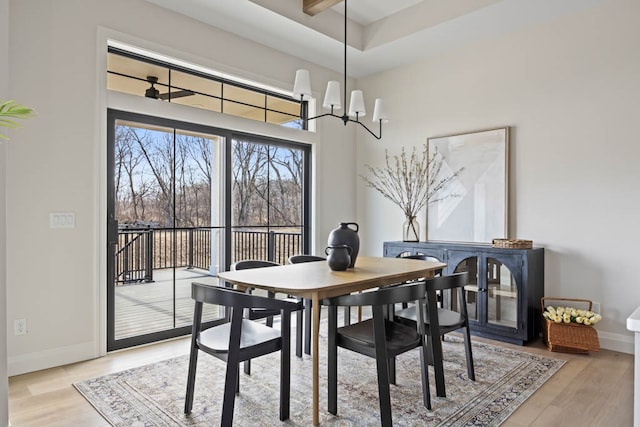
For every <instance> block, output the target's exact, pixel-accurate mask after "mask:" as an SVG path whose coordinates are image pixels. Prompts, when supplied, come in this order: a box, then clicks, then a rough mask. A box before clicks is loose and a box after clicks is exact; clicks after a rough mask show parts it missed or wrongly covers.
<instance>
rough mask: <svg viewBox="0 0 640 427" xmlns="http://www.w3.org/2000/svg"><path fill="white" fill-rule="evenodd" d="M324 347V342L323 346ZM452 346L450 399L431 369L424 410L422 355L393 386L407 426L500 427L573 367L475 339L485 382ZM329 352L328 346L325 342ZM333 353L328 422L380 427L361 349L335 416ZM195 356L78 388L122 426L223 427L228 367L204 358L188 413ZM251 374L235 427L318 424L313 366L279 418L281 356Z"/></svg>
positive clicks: (295, 374) (295, 369) (371, 375)
mask: <svg viewBox="0 0 640 427" xmlns="http://www.w3.org/2000/svg"><path fill="white" fill-rule="evenodd" d="M321 344H322V342H321ZM443 345H444V356H445V357H444V358H445V367H444V368H445V377H446V389H447V397H446V398H439V397H435V383H434V376H433V370H430V373H429V375H430V382H431V395H432V406H433V409H432V410H431V411H429V410H427V409H426V408H424V406H422V394H421V385H420V374H419V370H420V363H419V359H418V351H417V350H414V351H412V352H408V353H405V354H403V355H401V356H399V357H398V359H397V381H396V382H397V385H396V386H391V401H392V402H391V403H392V416H393V422H394V425H397V426H498V425H500V424H501V423H502V422H503V421H504V420H505V419H506V418H507V417H508V416H509V415H510V414H511V413H513V411H515V410H516V408H517V407H518V406H519V405H520V404H521V403H522V402H524V401H525V400H526V399H527V398H528V397H529V396H531V395H532V394H533V393H534V392H535V391H536V390H537V389H538V388H539V387H540V386H541V385H542V384H544V383H545V382H546V381H547V380H548V379H549V378H550V377H551V376H552V375H553V374H554V373H555V372H556V371H557V370H558V369H560V368H561V367H562V365H563V364H564V361H563V360H558V359H553V358H549V357H544V356H539V355H534V354H528V353H525V352H522V351H516V350H512V349H510V348H504V347H499V346H494V345H490V344H486V343H484V342H477V341H474V342H473V356H474V362H475V370H476V381H475V382H474V381H470V380H469V379H467V373H466V362H465V355H464V347H463V345H462V341H461V340H459V339H457V337H455V336H454V337H453V338H451V337H449V336H447V338H446V341H445V342H444V343H443ZM321 349H326V346H322V345H321ZM324 353H326V351H321V359H320V376H321V378H320V422H321V424H322V425H327V426H377V425H380V417H379V406H378V389H377V380H376V369H375V361H374V360H373V359H371V358H368V357H364V356H361V355H359V354H356V353H353V352H351V351H347V350H343V349H339V353H338V379H339V383H338V415H337V416H334V415H331V414H329V413H328V412H327V411H326V406H327V404H326V402H327V397H326V384H327V380H326V371H327V369H326V355H325V354H324ZM187 366H188V356H186V355H185V356H181V357H177V358H173V359H169V360H165V361H162V362H158V363H153V364H150V365H146V366H142V367H138V368H133V369H129V370H126V371H122V372H118V373H114V374H109V375H105V376H102V377H98V378H94V379H91V380H87V381H83V382H79V383H76V384H74V386H75V387H76V389H77V390H78V391H79V392H80V393H81V394H82V395H83V396H84V397H85V398H86V399H87V400H88V401H89V402H90V403H91V404H92V405H93V406H94V407H95V408H96V410H97V411H98V412H100V414H102V416H103V417H104V418H105V419H106V420H107V421H108V422H109V423H110V424H112V425H113V426H123V427H124V426H126V427H143V426H144V427H148V426H211V425H219V424H220V412H221V410H222V395H223V387H224V373H225V364H224V362H222V361H219V360H218V359H215V358H213V357H211V356H209V355H207V354H205V353H201V354H200V357H199V361H198V371H197V376H196V388H195V400H194V404H193V412H192V413H191V415H184V413H183V409H184V397H185V396H184V395H185V387H186V379H187ZM251 369H252V371H251V375H250V376H249V375H245V374H244V373H241V374H240V394H239V395H237V396H236V407H235V412H234V425H238V426H309V425H311V424H312V423H311V408H310V404H311V359H310V358H309V357H307V356H305V357H304V358H303V359H299V358H296V357H295V356H292V366H291V370H292V372H291V381H292V383H291V416H290V419H289V420H288V421H286V422H281V421H280V420H279V419H278V402H279V390H278V384H279V383H278V380H279V353H275V354H271V355H267V356H263V357H261V358H258V359H255V360H254V361H253V363H252V366H251Z"/></svg>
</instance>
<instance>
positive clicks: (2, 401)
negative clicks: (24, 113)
mask: <svg viewBox="0 0 640 427" xmlns="http://www.w3.org/2000/svg"><path fill="white" fill-rule="evenodd" d="M8 63H9V0H0V100H3V99H7V98H8V92H9V66H8ZM5 130H6V129H5ZM0 132H2V133H5V132H4V131H0ZM5 134H6V133H5ZM6 153H7V143H6V142H0V308H1V309H2V313H3V314H2V315H0V425H2V426H6V425H8V424H9V409H8V401H9V394H8V384H7V276H6V271H7V269H6V265H7V264H6V228H7V227H6V220H5V219H6V213H5V209H6V199H5V197H6V182H7V180H6V173H5V171H6Z"/></svg>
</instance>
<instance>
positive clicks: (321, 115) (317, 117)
mask: <svg viewBox="0 0 640 427" xmlns="http://www.w3.org/2000/svg"><path fill="white" fill-rule="evenodd" d="M327 116H331V117H337V118H339V119H342V116H339V115H337V114H334V113H324V114H320V115H317V116H314V117H309V118H308V119H307V121H309V120H315V119H319V118H321V117H327Z"/></svg>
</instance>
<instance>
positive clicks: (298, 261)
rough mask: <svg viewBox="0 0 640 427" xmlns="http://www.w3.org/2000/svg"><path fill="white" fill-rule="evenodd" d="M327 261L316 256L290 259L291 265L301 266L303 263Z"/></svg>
mask: <svg viewBox="0 0 640 427" xmlns="http://www.w3.org/2000/svg"><path fill="white" fill-rule="evenodd" d="M326 260H327V259H326V258H324V257H321V256H316V255H291V256H290V257H289V264H301V263H303V262H317V261H326Z"/></svg>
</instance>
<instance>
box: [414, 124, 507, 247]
mask: <svg viewBox="0 0 640 427" xmlns="http://www.w3.org/2000/svg"><path fill="white" fill-rule="evenodd" d="M428 148H429V153H430V155H432V156H436V159H437V160H438V161H439V166H440V167H439V169H438V175H439V176H440V177H441V178H446V177H448V176H451V175H452V174H455V172H456V171H458V172H457V174H456V175H455V177H454V178H453V179H452V180H451V181H450V182H449V183H447V185H446V186H445V187H444V188H443V189H441V190H440V192H439V194H437V197H435V198H434V200H435V201H433V202H430V203H428V204H427V240H442V241H459V242H480V243H484V242H486V243H490V242H491V240H492V239H494V238H506V237H507V236H508V214H509V213H508V206H509V201H508V195H509V127H503V128H497V129H489V130H483V131H478V132H469V133H463V134H459V135H448V136H440V137H435V138H429V139H428ZM438 181H439V179H438V176H436V180H435V182H438Z"/></svg>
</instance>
